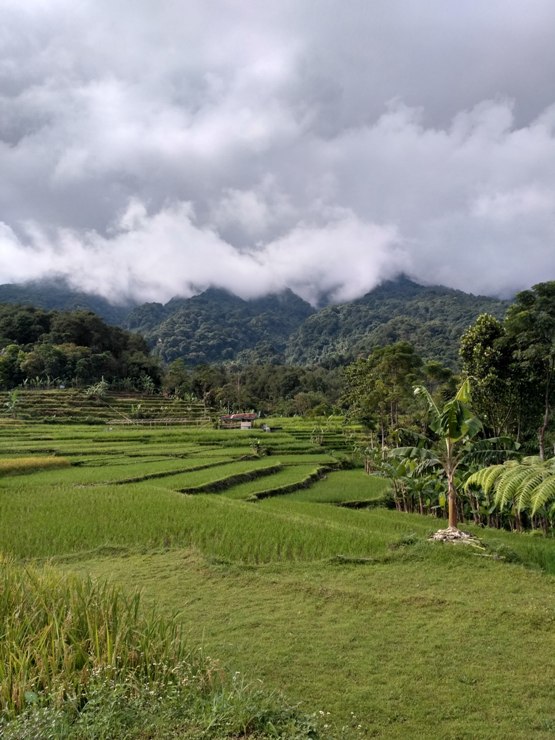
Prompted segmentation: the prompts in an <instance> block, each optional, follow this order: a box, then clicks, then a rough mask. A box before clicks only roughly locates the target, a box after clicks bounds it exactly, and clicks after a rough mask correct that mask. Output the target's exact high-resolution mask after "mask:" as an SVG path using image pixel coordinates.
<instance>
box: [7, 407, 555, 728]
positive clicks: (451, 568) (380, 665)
mask: <svg viewBox="0 0 555 740" xmlns="http://www.w3.org/2000/svg"><path fill="white" fill-rule="evenodd" d="M271 426H274V427H281V428H280V429H278V430H276V431H275V432H272V433H261V432H260V431H259V430H252V431H235V430H213V429H210V428H208V427H207V428H199V427H195V428H193V427H189V426H177V425H176V426H160V427H154V426H153V427H144V426H141V427H133V426H131V425H112V426H110V425H104V426H102V425H100V424H96V425H87V424H72V425H71V426H66V425H64V424H41V423H31V422H25V421H23V422H21V421H20V422H14V423H6V424H3V425H0V551H1V554H2V555H3V556H4V557H9V558H13V559H15V561H16V562H20V563H30V562H32V563H33V565H34V567H36V568H39V569H40V568H43V567H45V566H46V565H48V572H49V573H52V572H57V573H67V574H72V575H73V574H77V575H83V576H86V577H88V576H92V578H93V579H100V581H102V580H103V579H106V578H108V579H109V580H110V581H111V582H112V583H114V584H115V585H116V586H117V587H118V588H122V589H123V590H124V591H125V592H128V593H130V594H131V593H132V592H133V590H134V589H135V588H137V587H140V588H141V589H142V592H143V598H144V600H145V602H146V604H149V605H152V606H154V607H155V608H156V609H157V611H158V612H160V613H161V614H163V615H164V614H167V615H168V616H169V615H171V614H174V613H175V612H177V613H178V614H179V621H180V624H181V625H182V627H183V629H184V630H185V632H186V633H187V635H188V637H187V639H188V641H189V643H190V644H199V645H200V644H202V646H203V649H204V650H205V651H206V652H207V653H208V654H209V655H210V656H212V657H213V658H217V659H220V660H221V661H222V664H223V665H224V666H225V668H226V670H227V671H228V672H229V673H230V675H232V674H233V673H234V672H236V671H239V672H240V674H241V675H242V676H245V678H246V680H252V681H258V680H259V679H260V680H262V681H263V684H264V686H265V687H267V688H268V690H271V689H277V690H280V691H283V692H284V693H285V695H286V697H287V699H288V700H289V701H290V702H291V703H293V704H296V705H298V706H299V707H300V709H301V710H302V711H303V712H306V714H307V715H309V716H311V717H312V718H313V721H314V724H315V726H317V728H318V733H319V734H318V737H320V738H330V739H331V738H339V737H341V738H344V739H345V738H359V737H384V738H412V737H414V738H418V737H426V738H469V739H470V738H509V737H510V738H530V737H533V738H548V737H553V735H554V734H555V700H554V698H555V697H554V695H553V685H554V684H555V661H554V660H553V659H552V658H551V656H552V655H553V654H555V576H554V574H555V542H554V541H553V540H551V539H545V538H542V537H537V536H531V535H518V534H513V533H509V532H499V531H494V530H491V531H486V530H482V531H480V532H479V536H480V537H481V538H482V540H483V542H484V543H485V546H484V548H483V549H477V548H456V547H450V546H444V545H436V544H432V543H430V542H428V541H427V535H428V534H429V533H430V532H432V531H433V530H435V529H437V528H439V527H440V526H443V523H442V522H441V521H439V520H435V519H431V518H424V517H420V516H418V515H407V514H401V513H398V512H396V511H392V510H388V509H386V508H384V507H383V505H380V502H382V501H383V498H384V496H385V495H386V493H387V482H386V481H384V480H381V479H379V478H372V477H369V476H366V475H364V473H363V472H362V470H360V469H341V465H340V464H341V462H342V461H343V460H344V459H345V457H346V456H347V455H348V446H346V444H345V440H346V435H345V434H344V432H343V427H342V426H341V420H326V421H325V422H322V424H321V425H319V429H318V430H317V431H318V434H317V433H315V431H314V426H315V424H314V422H310V423H309V422H303V423H301V422H299V420H273V421H272V423H271ZM322 429H323V430H324V432H323V433H322ZM257 450H259V451H260V452H261V453H263V454H260V455H259V456H257V455H256V454H255V453H256V451H257ZM45 460H47V461H51V462H47V463H45V462H44V461H45ZM18 461H19V462H18ZM50 465H52V466H57V465H60V467H55V468H53V467H50ZM268 493H272V494H273V495H271V496H268V497H266V494H268ZM351 506H352V507H353V508H351ZM358 506H362V508H355V507H358ZM469 529H471V528H469ZM168 737H169V735H168ZM199 737H200V736H199ZM222 737H225V735H222ZM252 737H255V736H254V735H252ZM276 737H277V736H276ZM282 737H286V736H285V735H282Z"/></svg>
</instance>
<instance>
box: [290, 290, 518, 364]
mask: <svg viewBox="0 0 555 740" xmlns="http://www.w3.org/2000/svg"><path fill="white" fill-rule="evenodd" d="M508 305H509V303H508V302H507V301H501V300H497V299H495V298H487V297H484V296H474V295H471V294H468V293H463V292H462V291H460V290H452V289H450V288H445V287H442V286H431V287H425V286H422V285H417V284H416V283H413V282H412V281H411V280H408V279H407V278H404V277H402V278H399V279H397V280H394V281H387V282H385V283H383V284H382V285H380V286H378V287H377V288H375V289H374V290H372V291H371V292H370V293H367V294H366V295H364V296H362V298H359V299H358V300H355V301H352V302H350V303H344V304H341V305H337V306H327V307H326V308H323V309H321V310H320V311H318V313H315V314H314V315H313V316H310V317H309V318H308V319H307V320H306V321H305V322H304V323H303V324H302V326H300V327H299V329H298V330H297V331H296V332H295V333H294V334H293V335H292V336H291V337H290V339H289V342H288V344H287V349H286V354H285V359H286V361H287V362H288V363H291V364H300V365H305V364H324V365H335V364H342V363H344V362H347V361H351V360H352V359H354V358H356V357H357V356H359V355H366V354H368V352H369V351H371V350H372V349H373V348H375V347H378V346H383V345H386V344H391V343H393V342H397V341H408V342H410V343H411V344H413V345H414V347H415V349H416V352H417V353H418V354H419V355H421V356H422V357H423V358H424V359H436V360H439V361H441V362H442V363H444V364H446V365H450V366H451V367H456V366H457V362H458V342H459V338H460V336H461V334H462V333H463V332H464V331H465V329H467V328H468V327H469V326H470V324H472V323H473V322H474V321H475V319H476V318H477V317H478V316H479V315H480V314H481V313H490V314H492V315H494V316H496V317H498V318H502V317H503V316H504V315H505V312H506V310H507V307H508Z"/></svg>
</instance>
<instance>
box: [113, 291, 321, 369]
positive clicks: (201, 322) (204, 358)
mask: <svg viewBox="0 0 555 740" xmlns="http://www.w3.org/2000/svg"><path fill="white" fill-rule="evenodd" d="M313 312H314V309H313V308H312V307H311V306H310V305H309V304H308V303H306V301H303V300H302V298H299V296H297V295H295V294H294V293H292V292H291V291H290V290H286V291H284V292H283V293H280V294H277V295H269V296H265V297H264V298H257V299H254V300H250V301H246V300H243V299H242V298H239V297H238V296H235V295H232V294H231V293H228V292H226V291H224V290H217V289H215V288H211V289H209V290H207V291H205V292H204V293H201V294H200V295H197V296H194V297H193V298H173V299H172V300H171V301H169V303H166V304H165V305H164V306H163V305H162V304H160V303H146V304H143V305H142V306H138V307H137V308H135V309H133V310H132V311H131V313H130V314H129V316H128V317H127V320H126V327H127V328H129V329H131V330H133V331H138V332H140V333H141V334H142V335H143V336H144V337H145V338H146V339H147V341H148V342H149V344H150V345H151V346H154V347H155V348H156V353H157V354H158V355H160V356H161V357H162V358H163V359H164V360H165V361H167V362H170V361H172V360H175V359H177V358H183V359H184V360H185V361H186V362H187V363H188V364H193V365H197V364H203V363H214V362H222V361H226V360H239V361H241V362H253V361H254V362H272V361H283V353H284V350H285V346H286V343H287V340H288V338H289V336H290V335H291V334H292V333H293V332H294V331H295V330H296V329H298V327H299V326H300V325H301V324H302V323H303V321H304V320H305V319H306V318H308V317H309V316H310V315H311V314H312V313H313Z"/></svg>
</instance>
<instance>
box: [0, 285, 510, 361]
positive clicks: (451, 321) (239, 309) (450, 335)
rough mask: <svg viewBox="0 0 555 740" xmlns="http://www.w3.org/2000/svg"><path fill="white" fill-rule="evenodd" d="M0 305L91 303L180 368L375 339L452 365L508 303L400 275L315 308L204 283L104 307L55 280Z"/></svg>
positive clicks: (310, 352)
mask: <svg viewBox="0 0 555 740" xmlns="http://www.w3.org/2000/svg"><path fill="white" fill-rule="evenodd" d="M0 303H23V304H30V305H33V306H38V307H41V308H45V309H56V310H59V309H65V310H68V309H69V310H74V309H76V308H86V309H88V310H92V311H94V312H95V313H97V314H98V315H99V316H101V317H102V318H103V319H104V320H105V321H107V322H108V323H111V324H115V325H119V326H122V327H124V328H126V329H130V330H132V331H136V332H140V333H141V334H142V335H143V336H144V337H145V338H146V340H147V342H148V344H149V346H150V347H151V348H153V349H154V351H155V354H157V355H159V356H160V357H161V358H162V359H163V360H165V361H166V362H171V361H172V360H175V359H178V358H182V359H183V360H185V362H186V363H187V364H188V365H200V364H203V363H221V362H226V361H230V360H233V361H236V362H239V363H241V364H249V363H287V364H291V365H315V364H323V365H326V366H335V365H338V364H342V363H345V362H349V361H351V360H352V359H354V358H356V357H357V356H359V355H366V354H368V353H369V352H370V351H371V350H372V349H373V348H375V347H377V346H382V345H385V344H390V343H392V342H396V341H400V340H406V341H409V342H411V343H412V344H413V345H414V346H415V349H416V351H417V352H418V354H420V355H422V357H423V358H425V359H437V360H440V361H441V362H443V363H444V364H448V365H450V366H452V367H456V366H457V363H458V341H459V338H460V336H461V334H462V333H463V332H464V330H465V329H466V328H467V327H468V326H469V325H470V324H472V323H473V322H474V320H475V319H476V318H477V317H478V316H479V314H481V313H484V312H488V313H491V314H493V315H494V316H497V317H499V318H501V317H503V316H504V315H505V311H506V309H507V306H508V305H509V304H508V302H506V301H500V300H497V299H494V298H487V297H484V296H474V295H470V294H468V293H463V292H462V291H459V290H451V289H450V288H444V287H441V286H433V287H424V286H422V285H417V284H416V283H413V282H412V281H411V280H408V279H407V278H399V279H398V280H394V281H388V282H386V283H383V284H382V285H380V286H378V287H377V288H375V289H374V290H372V291H370V292H369V293H367V294H366V295H365V296H363V297H362V298H359V299H358V300H356V301H352V302H351V303H344V304H341V305H337V306H327V307H325V308H322V309H320V310H319V311H316V310H315V309H314V308H312V306H310V305H309V304H308V303H306V301H304V300H302V298H299V296H297V295H295V294H294V293H292V292H291V291H290V290H287V291H284V292H283V293H281V294H278V295H270V296H265V297H264V298H257V299H254V300H250V301H247V300H243V299H242V298H239V297H238V296H235V295H232V294H230V293H228V292H226V291H224V290H217V289H214V288H211V289H209V290H207V291H205V292H204V293H201V294H200V295H197V296H194V297H192V298H173V299H172V300H171V301H169V302H168V303H166V304H165V305H164V304H162V303H144V304H142V305H136V306H131V305H122V306H112V305H111V304H110V303H108V302H107V301H106V300H105V299H103V298H100V297H98V296H92V295H87V294H84V293H73V292H72V291H70V290H69V289H68V288H67V286H65V285H64V284H62V283H59V282H49V283H34V284H27V285H23V286H20V285H2V286H0Z"/></svg>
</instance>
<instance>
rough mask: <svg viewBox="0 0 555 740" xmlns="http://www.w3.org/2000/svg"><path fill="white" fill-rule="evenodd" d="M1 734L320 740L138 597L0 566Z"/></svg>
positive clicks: (21, 737) (33, 738)
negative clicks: (206, 654)
mask: <svg viewBox="0 0 555 740" xmlns="http://www.w3.org/2000/svg"><path fill="white" fill-rule="evenodd" d="M0 625H1V626H0V737H2V738H9V739H10V740H11V739H13V740H16V739H17V740H25V739H27V738H28V740H37V738H46V737H53V738H54V737H56V738H57V737H64V738H79V740H84V738H100V737H103V738H108V737H110V738H111V737H122V738H123V737H126V738H131V737H157V738H170V737H180V738H191V739H192V738H195V739H197V740H199V739H200V738H227V737H250V738H253V739H254V738H267V737H296V738H305V737H316V734H313V733H314V725H313V723H312V721H311V720H310V719H309V718H304V717H302V716H301V715H299V713H297V712H296V711H295V710H294V709H293V708H290V707H287V706H284V705H283V703H282V702H281V700H278V699H277V697H276V696H274V695H269V694H268V693H266V692H263V691H261V690H260V689H257V690H253V689H252V688H251V687H250V686H249V685H247V684H245V682H244V681H242V680H241V679H240V678H239V679H238V677H237V676H234V677H233V678H230V679H227V680H226V679H225V677H224V675H223V673H222V671H221V669H220V668H219V667H218V665H217V664H216V663H215V662H214V661H212V660H210V659H209V658H207V657H204V655H203V654H202V652H201V651H198V650H196V651H193V652H190V651H189V650H188V649H187V647H186V643H185V641H184V639H183V635H182V632H181V628H180V626H179V623H178V622H177V621H176V619H168V618H166V619H162V618H160V617H157V616H156V615H155V614H154V613H153V612H149V613H147V614H145V613H144V612H143V610H142V609H141V605H140V598H139V595H138V594H134V595H125V594H124V593H123V592H122V591H121V590H120V589H118V588H116V587H115V586H112V585H108V584H106V583H103V584H99V583H96V582H94V581H93V580H91V579H90V578H87V579H80V578H78V577H76V576H71V575H69V576H67V575H66V576H64V577H61V576H60V575H59V574H58V573H56V571H54V570H52V569H44V570H42V571H38V570H35V569H29V568H22V567H21V566H19V565H16V564H14V563H12V562H2V563H0Z"/></svg>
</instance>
